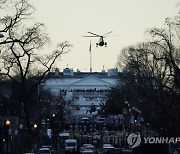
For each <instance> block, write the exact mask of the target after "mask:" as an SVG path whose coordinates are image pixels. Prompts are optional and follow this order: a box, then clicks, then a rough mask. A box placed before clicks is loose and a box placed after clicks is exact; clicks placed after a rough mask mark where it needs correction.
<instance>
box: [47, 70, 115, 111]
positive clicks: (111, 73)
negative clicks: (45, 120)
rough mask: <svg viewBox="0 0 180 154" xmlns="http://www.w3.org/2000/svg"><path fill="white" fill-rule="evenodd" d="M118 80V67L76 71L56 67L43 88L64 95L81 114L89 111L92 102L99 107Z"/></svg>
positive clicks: (55, 95) (57, 94) (56, 94)
mask: <svg viewBox="0 0 180 154" xmlns="http://www.w3.org/2000/svg"><path fill="white" fill-rule="evenodd" d="M117 80H118V71H117V69H110V70H108V71H107V72H106V71H104V70H103V71H102V72H80V71H79V70H77V71H76V72H75V71H73V70H72V69H69V68H65V69H64V70H63V71H62V72H59V70H58V69H55V72H52V73H51V74H50V79H49V80H47V81H46V82H45V83H44V84H43V88H44V89H48V90H49V91H50V92H51V94H53V95H54V97H59V96H63V97H64V99H65V100H66V101H71V106H72V107H73V108H74V109H77V108H78V114H81V112H83V113H87V110H88V109H89V108H90V107H91V105H92V104H93V105H95V106H96V108H98V107H99V106H100V104H101V102H102V101H104V100H105V97H106V93H107V91H108V90H109V88H111V87H113V86H115V85H116V84H117Z"/></svg>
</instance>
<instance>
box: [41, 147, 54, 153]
mask: <svg viewBox="0 0 180 154" xmlns="http://www.w3.org/2000/svg"><path fill="white" fill-rule="evenodd" d="M42 148H49V149H50V150H51V152H52V153H53V148H52V146H51V145H43V146H42Z"/></svg>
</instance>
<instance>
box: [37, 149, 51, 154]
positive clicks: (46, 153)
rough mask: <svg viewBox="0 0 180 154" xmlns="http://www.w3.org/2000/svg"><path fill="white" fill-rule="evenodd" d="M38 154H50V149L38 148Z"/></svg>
mask: <svg viewBox="0 0 180 154" xmlns="http://www.w3.org/2000/svg"><path fill="white" fill-rule="evenodd" d="M38 154H52V152H51V149H49V148H40V149H39V150H38Z"/></svg>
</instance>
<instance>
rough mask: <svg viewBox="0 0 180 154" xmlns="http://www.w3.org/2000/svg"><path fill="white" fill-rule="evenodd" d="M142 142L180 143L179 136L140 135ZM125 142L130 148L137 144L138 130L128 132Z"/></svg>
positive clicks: (138, 138) (138, 139) (139, 138)
mask: <svg viewBox="0 0 180 154" xmlns="http://www.w3.org/2000/svg"><path fill="white" fill-rule="evenodd" d="M142 142H143V143H145V144H177V143H180V137H157V136H156V137H142ZM127 143H128V144H129V147H130V148H132V149H133V148H135V147H137V146H139V145H140V144H141V134H140V133H139V132H135V133H131V134H129V136H128V137H127Z"/></svg>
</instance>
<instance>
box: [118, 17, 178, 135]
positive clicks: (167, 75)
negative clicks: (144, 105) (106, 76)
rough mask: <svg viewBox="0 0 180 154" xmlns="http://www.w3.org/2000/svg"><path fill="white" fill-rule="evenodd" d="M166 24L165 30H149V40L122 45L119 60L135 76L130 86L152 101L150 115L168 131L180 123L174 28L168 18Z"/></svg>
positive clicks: (176, 40) (176, 46) (176, 47)
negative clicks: (126, 45)
mask: <svg viewBox="0 0 180 154" xmlns="http://www.w3.org/2000/svg"><path fill="white" fill-rule="evenodd" d="M166 23H167V29H159V28H154V29H150V30H148V34H150V40H149V42H146V43H140V44H138V45H136V46H130V47H127V48H125V49H124V50H123V51H122V53H123V54H122V55H121V56H120V57H121V59H119V61H118V62H119V64H120V63H121V61H120V60H122V59H123V60H124V64H125V69H126V70H127V71H128V72H131V73H132V74H133V75H134V76H135V77H136V80H134V81H133V83H132V85H134V87H135V88H136V89H137V91H138V92H141V93H140V95H142V96H146V100H147V98H148V99H150V100H151V102H153V105H154V107H153V108H151V109H154V111H153V112H152V117H153V116H154V113H156V115H155V116H154V117H156V119H157V117H158V116H159V118H160V119H161V120H159V123H158V125H159V126H160V127H163V129H165V128H166V130H167V131H168V129H169V131H170V130H174V129H175V127H174V126H175V125H177V123H178V125H179V122H180V121H179V116H178V115H179V114H178V113H179V109H180V104H179V100H180V99H179V98H180V96H179V90H180V70H179V69H180V68H179V66H180V60H179V59H180V55H179V46H178V41H179V40H178V39H179V38H178V35H176V34H178V33H176V32H177V29H175V27H174V23H172V22H169V20H167V21H166ZM176 28H177V27H176ZM146 102H147V101H146ZM154 119H155V118H154ZM160 123H163V124H162V125H160ZM176 128H177V127H176ZM173 133H174V132H173Z"/></svg>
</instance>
